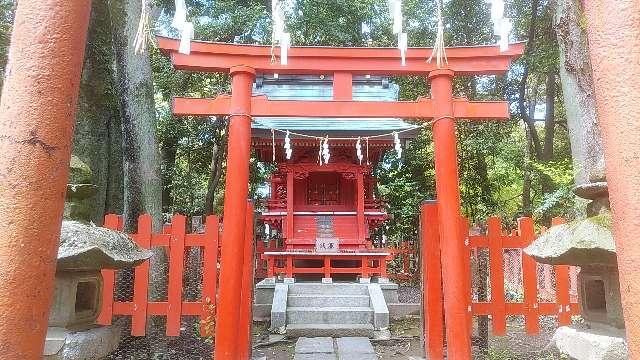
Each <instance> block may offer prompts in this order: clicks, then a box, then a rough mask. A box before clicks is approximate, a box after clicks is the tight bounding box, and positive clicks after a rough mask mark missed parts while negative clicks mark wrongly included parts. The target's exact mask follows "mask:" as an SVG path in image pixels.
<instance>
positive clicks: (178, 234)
mask: <svg viewBox="0 0 640 360" xmlns="http://www.w3.org/2000/svg"><path fill="white" fill-rule="evenodd" d="M186 225H187V218H186V217H185V216H184V215H173V217H172V218H171V238H170V239H169V285H168V289H167V290H168V291H167V292H168V294H167V302H168V306H167V330H166V333H167V336H180V317H181V316H182V275H183V272H184V240H185V232H186Z"/></svg>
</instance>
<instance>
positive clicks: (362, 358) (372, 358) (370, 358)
mask: <svg viewBox="0 0 640 360" xmlns="http://www.w3.org/2000/svg"><path fill="white" fill-rule="evenodd" d="M338 360H378V355H376V354H351V353H345V354H338Z"/></svg>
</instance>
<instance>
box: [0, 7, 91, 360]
mask: <svg viewBox="0 0 640 360" xmlns="http://www.w3.org/2000/svg"><path fill="white" fill-rule="evenodd" d="M90 10H91V1H89V0H86V1H85V0H83V1H77V0H74V1H69V0H21V1H19V2H18V7H17V9H16V15H15V22H14V28H13V34H12V35H11V47H10V49H9V62H8V64H7V74H6V79H5V82H4V87H3V89H2V101H1V102H0V154H1V155H0V218H1V219H2V222H3V225H2V227H0V293H2V295H1V296H0V349H1V352H2V358H3V359H9V360H11V359H16V360H35V359H41V358H42V349H43V347H44V340H45V335H46V332H47V321H48V318H49V307H50V306H51V298H52V296H53V289H54V274H55V270H56V253H57V249H58V242H59V240H60V225H61V222H62V212H63V207H64V194H65V189H66V184H67V175H68V172H69V157H70V155H71V137H72V135H73V124H74V121H75V112H76V102H77V99H78V89H79V85H80V73H81V72H82V61H83V57H84V47H85V39H86V33H87V27H88V24H89V12H90Z"/></svg>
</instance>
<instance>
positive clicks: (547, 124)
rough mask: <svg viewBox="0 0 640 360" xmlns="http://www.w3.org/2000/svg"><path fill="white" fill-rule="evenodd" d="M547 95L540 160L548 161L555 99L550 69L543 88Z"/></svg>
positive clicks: (553, 124) (551, 149) (552, 134)
mask: <svg viewBox="0 0 640 360" xmlns="http://www.w3.org/2000/svg"><path fill="white" fill-rule="evenodd" d="M545 91H546V93H547V95H546V100H545V111H546V113H545V117H544V146H543V148H542V156H541V158H540V160H542V161H549V160H551V159H552V158H553V137H554V135H555V128H556V120H555V113H554V111H555V106H554V105H555V100H556V73H555V71H550V72H549V73H548V74H547V83H546V89H545Z"/></svg>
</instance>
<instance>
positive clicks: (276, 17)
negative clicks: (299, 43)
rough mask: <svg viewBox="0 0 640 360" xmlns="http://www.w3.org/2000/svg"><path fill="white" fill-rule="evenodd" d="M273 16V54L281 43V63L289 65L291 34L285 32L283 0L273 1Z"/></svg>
mask: <svg viewBox="0 0 640 360" xmlns="http://www.w3.org/2000/svg"><path fill="white" fill-rule="evenodd" d="M271 17H272V19H271V20H272V26H273V33H272V35H271V55H272V56H275V55H274V53H273V51H274V49H275V47H276V45H278V44H279V45H280V64H281V65H287V63H288V57H289V48H290V47H291V34H289V33H287V32H285V24H284V9H283V7H282V1H281V0H272V1H271Z"/></svg>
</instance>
